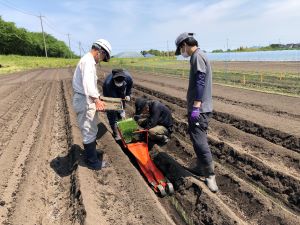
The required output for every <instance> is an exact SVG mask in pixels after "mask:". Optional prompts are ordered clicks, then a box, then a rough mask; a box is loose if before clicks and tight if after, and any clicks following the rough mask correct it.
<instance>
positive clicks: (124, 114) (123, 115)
mask: <svg viewBox="0 0 300 225" xmlns="http://www.w3.org/2000/svg"><path fill="white" fill-rule="evenodd" d="M120 116H121V118H122V119H125V116H126V113H125V110H122V111H121V112H120Z"/></svg>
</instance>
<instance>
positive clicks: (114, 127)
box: [111, 123, 121, 141]
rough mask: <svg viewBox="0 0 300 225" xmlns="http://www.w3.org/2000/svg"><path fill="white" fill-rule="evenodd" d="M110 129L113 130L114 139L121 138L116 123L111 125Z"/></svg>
mask: <svg viewBox="0 0 300 225" xmlns="http://www.w3.org/2000/svg"><path fill="white" fill-rule="evenodd" d="M111 129H112V131H113V136H114V139H115V140H116V141H119V140H121V137H120V134H119V131H118V126H117V124H116V123H115V124H114V125H113V126H112V128H111Z"/></svg>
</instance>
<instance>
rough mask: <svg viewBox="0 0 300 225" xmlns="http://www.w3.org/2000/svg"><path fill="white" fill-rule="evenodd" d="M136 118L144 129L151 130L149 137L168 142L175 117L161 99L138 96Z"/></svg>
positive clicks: (153, 139)
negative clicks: (155, 99)
mask: <svg viewBox="0 0 300 225" xmlns="http://www.w3.org/2000/svg"><path fill="white" fill-rule="evenodd" d="M134 119H135V120H136V121H137V123H138V124H139V125H140V126H141V127H142V128H144V129H148V130H149V139H150V140H152V141H158V142H161V143H167V142H168V141H169V139H170V136H171V133H172V128H173V119H172V115H171V111H170V110H169V109H168V107H166V106H165V105H164V104H162V103H161V102H159V101H154V100H147V99H146V98H137V99H136V101H135V116H134Z"/></svg>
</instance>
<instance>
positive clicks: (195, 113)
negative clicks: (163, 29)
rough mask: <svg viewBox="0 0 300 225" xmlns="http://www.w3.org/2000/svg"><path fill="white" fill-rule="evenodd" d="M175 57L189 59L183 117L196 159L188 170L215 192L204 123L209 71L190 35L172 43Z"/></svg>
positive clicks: (208, 106) (209, 98) (208, 102)
mask: <svg viewBox="0 0 300 225" xmlns="http://www.w3.org/2000/svg"><path fill="white" fill-rule="evenodd" d="M175 44H176V52H175V54H176V55H179V54H181V55H182V56H183V57H184V58H188V57H191V58H190V75H189V87H188V91H187V113H188V124H189V134H190V136H191V140H192V142H193V147H194V150H195V153H196V155H197V164H196V166H195V167H192V168H191V170H192V171H195V172H196V173H197V174H198V175H202V176H205V181H206V184H207V186H208V188H209V189H210V190H211V191H212V192H217V191H218V186H217V183H216V178H215V171H214V163H213V158H212V154H211V150H210V148H209V145H208V142H207V129H208V122H209V119H210V118H211V116H212V110H213V104H212V70H211V66H210V62H209V60H208V59H207V57H206V55H205V54H204V52H203V51H202V50H201V49H200V48H199V47H198V42H197V40H196V39H195V38H194V34H193V33H182V34H180V35H179V36H178V37H177V39H176V41H175Z"/></svg>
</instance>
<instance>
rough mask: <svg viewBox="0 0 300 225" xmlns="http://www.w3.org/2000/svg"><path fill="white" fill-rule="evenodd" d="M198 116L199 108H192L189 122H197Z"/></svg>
mask: <svg viewBox="0 0 300 225" xmlns="http://www.w3.org/2000/svg"><path fill="white" fill-rule="evenodd" d="M199 115H200V108H198V107H193V110H192V112H191V116H190V120H191V121H192V122H195V121H197V119H198V117H199Z"/></svg>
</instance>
